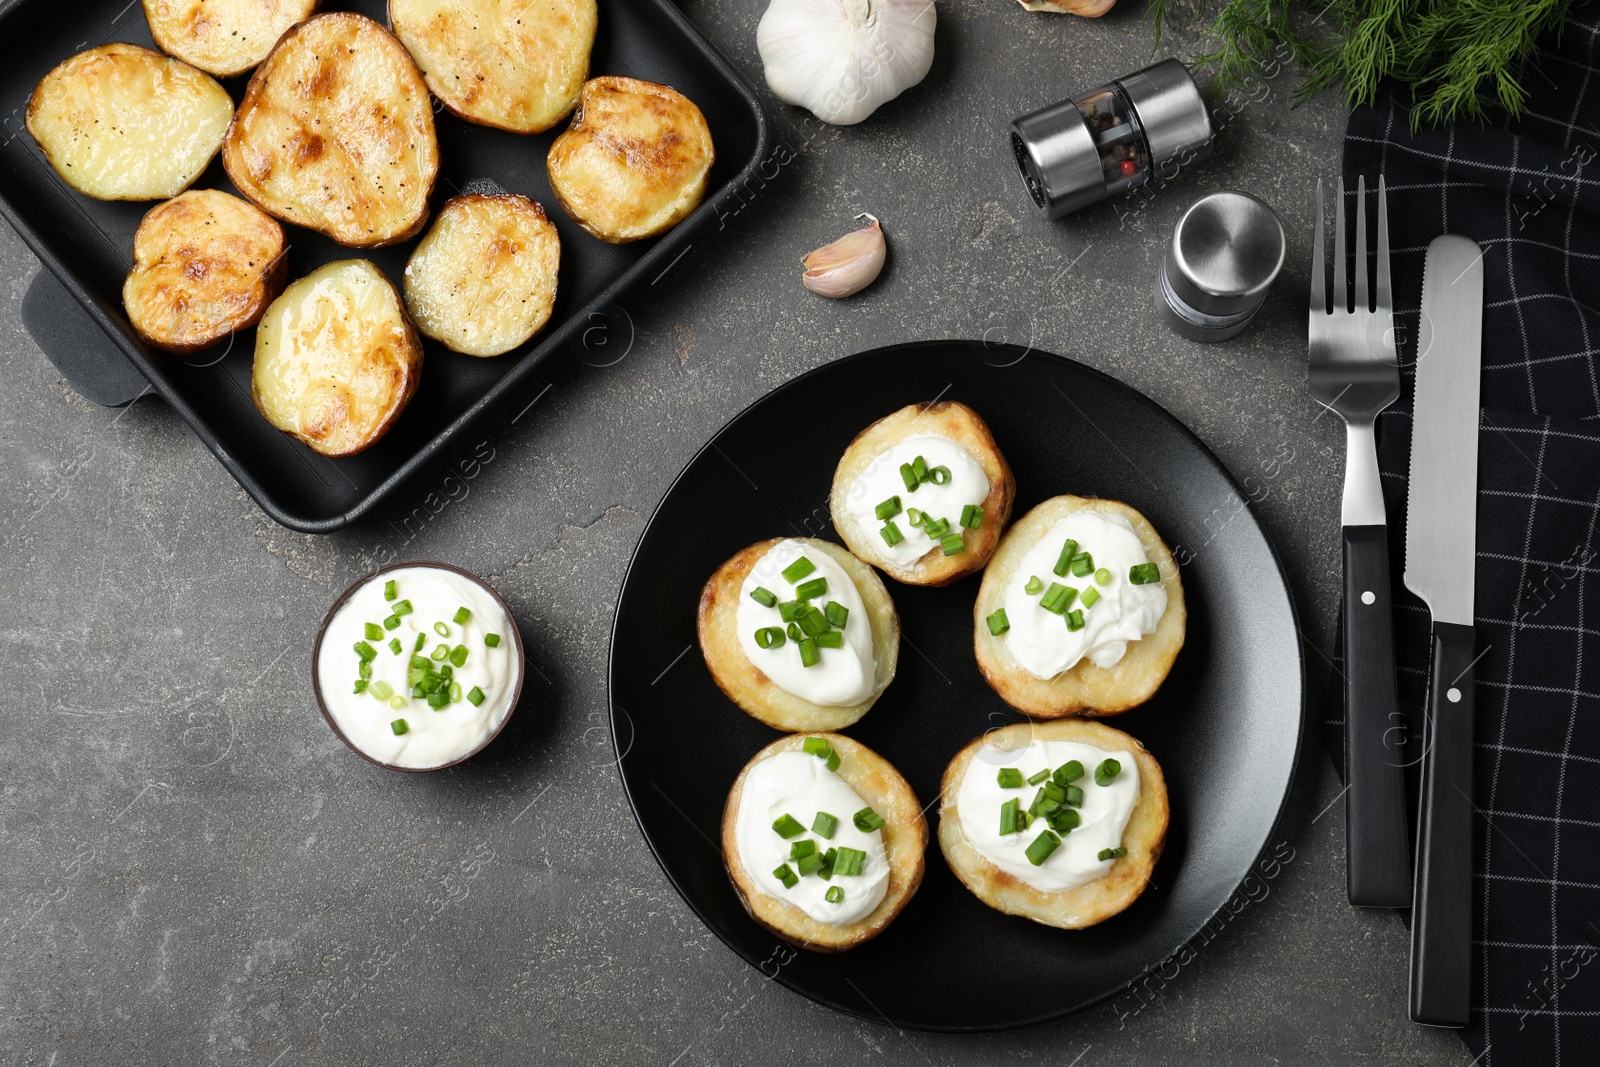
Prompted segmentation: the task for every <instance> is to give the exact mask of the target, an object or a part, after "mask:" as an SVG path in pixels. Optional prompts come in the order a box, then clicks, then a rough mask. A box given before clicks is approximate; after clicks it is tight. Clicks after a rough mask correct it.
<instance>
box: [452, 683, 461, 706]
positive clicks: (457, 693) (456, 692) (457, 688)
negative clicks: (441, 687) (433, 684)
mask: <svg viewBox="0 0 1600 1067" xmlns="http://www.w3.org/2000/svg"><path fill="white" fill-rule="evenodd" d="M460 699H461V683H460V682H451V683H450V703H452V704H454V703H455V702H456V701H458V700H460Z"/></svg>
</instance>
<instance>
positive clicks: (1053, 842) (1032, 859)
mask: <svg viewBox="0 0 1600 1067" xmlns="http://www.w3.org/2000/svg"><path fill="white" fill-rule="evenodd" d="M1060 846H1061V838H1059V837H1057V836H1056V835H1055V834H1053V833H1051V832H1050V831H1049V830H1044V831H1041V832H1040V834H1039V836H1038V837H1036V838H1034V839H1033V844H1031V845H1029V846H1028V862H1029V863H1031V864H1033V865H1034V866H1035V867H1037V866H1039V865H1040V864H1042V863H1043V862H1044V861H1045V860H1047V859H1049V858H1050V853H1052V852H1054V851H1055V850H1056V849H1057V848H1059V847H1060Z"/></svg>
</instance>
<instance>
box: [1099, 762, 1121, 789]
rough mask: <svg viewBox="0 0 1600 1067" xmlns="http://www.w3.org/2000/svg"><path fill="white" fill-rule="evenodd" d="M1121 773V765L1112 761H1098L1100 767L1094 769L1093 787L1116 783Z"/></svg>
mask: <svg viewBox="0 0 1600 1067" xmlns="http://www.w3.org/2000/svg"><path fill="white" fill-rule="evenodd" d="M1121 773H1122V764H1121V763H1119V762H1118V761H1116V760H1114V759H1106V760H1101V761H1100V766H1098V767H1096V768H1095V769H1094V784H1095V785H1110V784H1111V783H1112V782H1114V781H1116V778H1117V775H1119V774H1121Z"/></svg>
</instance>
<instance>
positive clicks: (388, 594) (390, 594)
mask: <svg viewBox="0 0 1600 1067" xmlns="http://www.w3.org/2000/svg"><path fill="white" fill-rule="evenodd" d="M399 595H400V594H399V593H398V592H397V591H396V587H395V584H394V579H393V578H390V579H389V580H388V581H387V582H384V583H383V599H385V600H393V599H394V598H395V597H397V596H399Z"/></svg>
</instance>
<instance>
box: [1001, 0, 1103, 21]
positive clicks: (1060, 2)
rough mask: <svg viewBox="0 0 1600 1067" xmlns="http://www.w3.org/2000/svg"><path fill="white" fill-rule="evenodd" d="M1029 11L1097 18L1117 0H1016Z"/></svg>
mask: <svg viewBox="0 0 1600 1067" xmlns="http://www.w3.org/2000/svg"><path fill="white" fill-rule="evenodd" d="M1017 3H1019V4H1021V5H1022V6H1023V7H1025V8H1027V9H1028V10H1029V11H1054V12H1057V13H1065V14H1068V15H1082V16H1083V17H1085V18H1091V19H1097V18H1099V17H1100V16H1101V15H1104V14H1105V13H1106V12H1107V11H1110V10H1111V9H1112V8H1114V7H1116V6H1117V0H1017Z"/></svg>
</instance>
